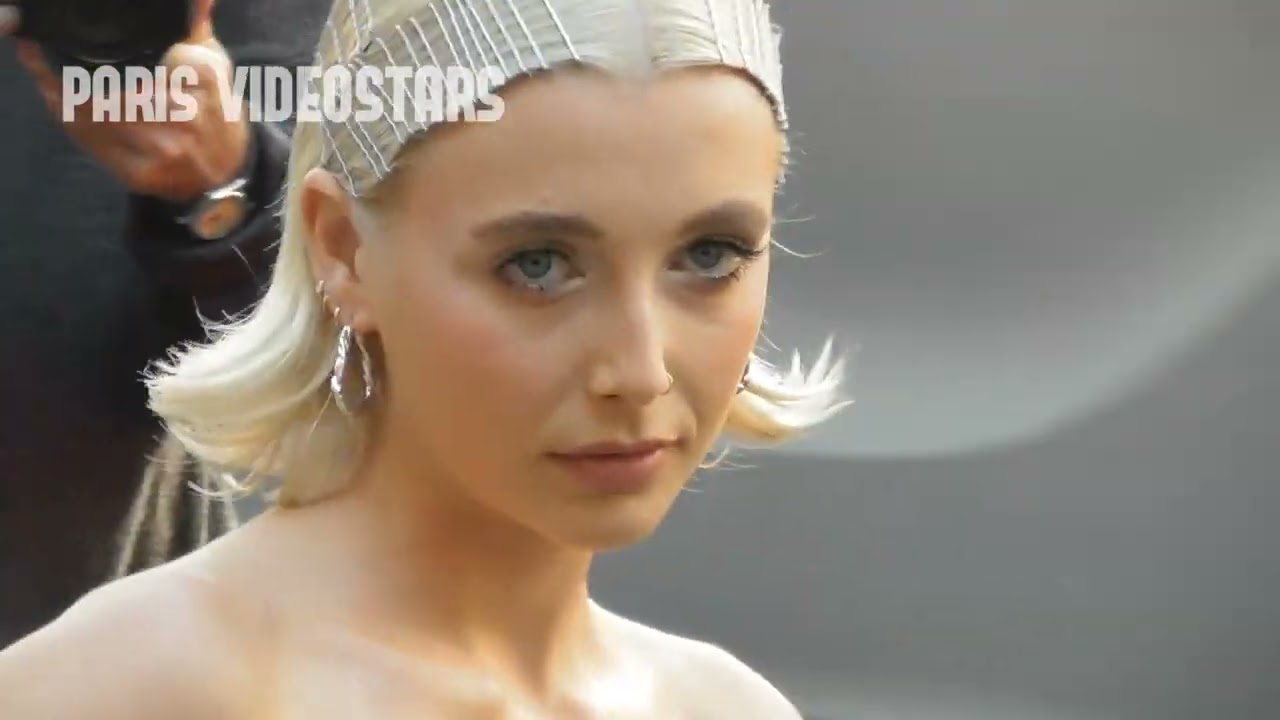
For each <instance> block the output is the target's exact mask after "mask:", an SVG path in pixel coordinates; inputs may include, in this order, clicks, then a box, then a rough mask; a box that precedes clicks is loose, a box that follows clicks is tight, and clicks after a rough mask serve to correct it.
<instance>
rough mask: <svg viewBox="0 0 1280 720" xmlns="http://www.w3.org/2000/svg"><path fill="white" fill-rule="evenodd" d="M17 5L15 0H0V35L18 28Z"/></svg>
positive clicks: (7, 33) (2, 35)
mask: <svg viewBox="0 0 1280 720" xmlns="http://www.w3.org/2000/svg"><path fill="white" fill-rule="evenodd" d="M18 17H19V13H18V6H17V5H16V4H15V0H0V37H4V36H6V35H9V34H10V33H12V32H13V31H14V30H17V29H18Z"/></svg>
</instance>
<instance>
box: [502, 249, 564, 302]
mask: <svg viewBox="0 0 1280 720" xmlns="http://www.w3.org/2000/svg"><path fill="white" fill-rule="evenodd" d="M570 270H571V268H570V267H569V262H568V260H567V259H566V258H565V256H564V254H563V253H560V252H558V251H556V250H550V249H540V250H522V251H520V252H518V253H516V254H515V255H513V256H511V258H510V259H508V260H507V261H506V262H504V263H503V264H502V267H501V268H500V269H499V274H501V275H502V277H503V279H504V280H506V281H507V282H509V283H511V284H513V285H516V286H517V287H520V288H521V289H525V290H533V291H535V292H539V293H549V292H554V291H555V290H556V289H557V288H556V287H555V284H556V283H557V282H563V281H564V280H565V279H567V275H568V273H569V272H570Z"/></svg>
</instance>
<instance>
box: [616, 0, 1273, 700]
mask: <svg viewBox="0 0 1280 720" xmlns="http://www.w3.org/2000/svg"><path fill="white" fill-rule="evenodd" d="M778 5H780V7H778V8H777V15H778V19H779V21H780V23H781V24H782V26H783V28H784V31H785V39H784V48H783V50H784V53H783V54H784V60H785V62H786V67H787V71H788V72H787V81H788V83H789V102H790V105H791V111H792V117H793V119H794V124H795V131H796V136H795V144H796V147H797V150H798V156H797V158H796V167H795V171H794V174H793V179H792V180H791V183H790V185H789V187H788V189H787V191H786V194H785V196H784V198H783V202H782V204H781V211H782V214H783V215H784V216H785V218H787V222H786V223H784V224H783V225H782V226H781V228H780V233H779V237H780V239H781V240H782V241H783V242H784V243H785V244H787V245H788V246H789V247H791V248H792V249H795V250H798V251H801V252H806V253H815V254H817V257H813V258H809V259H795V258H785V259H783V260H781V261H779V263H778V264H777V265H776V266H775V267H776V275H775V285H774V289H773V304H772V306H771V310H770V319H769V325H768V327H767V332H768V335H769V337H770V339H771V340H773V341H774V342H775V343H776V344H777V345H778V346H780V347H781V348H784V349H787V350H788V351H789V350H790V349H792V348H796V349H800V350H801V351H802V353H803V356H804V357H806V358H810V357H812V355H813V351H815V350H816V349H818V348H819V347H820V345H821V342H822V341H823V339H824V338H825V337H826V336H827V335H828V334H829V333H835V336H836V341H837V344H838V346H839V347H840V348H841V349H843V350H845V351H847V352H849V353H850V357H851V360H852V363H853V366H852V372H851V374H850V380H851V384H850V387H849V390H850V393H851V394H852V395H853V396H854V398H855V399H856V401H857V404H856V406H855V407H854V408H852V409H851V410H849V411H847V412H846V413H845V414H844V415H843V416H842V417H840V418H839V419H838V420H836V421H834V422H832V423H831V424H830V425H829V426H827V427H825V428H824V429H822V430H821V431H820V432H817V433H815V434H813V435H812V436H811V437H809V438H807V439H806V440H805V441H803V442H801V443H798V444H796V445H794V446H792V447H790V448H788V449H786V450H783V451H773V452H767V453H764V452H751V453H745V454H743V453H739V454H738V455H737V456H736V457H735V460H736V462H737V464H738V465H745V466H747V467H741V468H735V469H723V470H717V471H714V472H709V473H707V474H705V475H704V476H702V477H701V478H700V479H699V480H698V482H697V485H696V489H695V491H692V492H690V493H688V494H687V495H686V496H685V497H684V498H683V499H682V501H681V502H680V503H679V504H678V505H677V508H676V511H675V512H674V514H673V516H672V517H671V519H670V520H669V522H668V524H667V525H666V526H664V527H663V528H662V529H661V531H660V532H659V534H658V536H657V537H656V538H655V539H654V540H653V541H652V542H650V543H648V544H646V545H644V546H642V547H639V548H636V549H634V550H630V551H626V552H623V553H619V554H616V555H612V556H609V557H607V558H604V559H603V560H602V561H601V563H600V565H599V569H598V570H597V573H596V591H597V593H598V595H599V597H600V599H601V601H602V602H604V603H605V604H607V605H609V606H612V607H614V608H615V609H618V610H620V611H623V612H627V613H630V614H633V615H636V616H638V617H640V618H642V619H646V620H649V621H651V622H655V623H658V624H660V625H662V626H664V627H668V628H672V629H674V630H676V631H679V632H684V633H687V634H690V635H694V636H698V637H702V638H706V639H710V640H713V641H715V642H718V643H720V644H722V645H724V646H726V647H728V648H730V649H731V650H733V651H735V652H737V653H738V654H739V655H740V656H742V657H744V658H745V659H747V660H748V661H750V662H752V663H753V664H755V665H756V666H757V667H758V668H760V669H761V670H762V671H763V672H764V673H765V674H767V675H769V676H770V678H771V679H773V680H775V681H776V682H777V683H778V684H779V685H781V686H782V688H783V689H784V690H785V691H786V692H787V693H788V694H789V695H790V696H791V697H793V698H794V699H795V700H796V701H797V702H798V703H799V704H800V705H801V706H802V707H803V709H804V710H805V711H806V712H807V713H809V716H810V717H812V718H830V719H832V720H837V719H840V720H843V719H845V718H848V719H851V720H852V719H858V720H933V719H935V718H938V719H940V718H947V719H949V720H970V719H977V718H982V719H983V720H1008V719H1013V718H1018V719H1019V720H1041V719H1043V720H1050V719H1052V720H1059V719H1062V718H1073V719H1076V718H1078V719H1080V720H1138V719H1144V720H1145V719H1151V720H1156V719H1159V720H1183V719H1185V720H1192V719H1197V720H1198V719H1203V718H1214V719H1218V718H1231V719H1233V720H1235V719H1240V720H1273V719H1274V718H1280V562H1278V561H1277V559H1276V557H1275V554H1276V552H1275V551H1276V550H1278V549H1280V522H1277V520H1276V519H1275V518H1276V516H1278V515H1280V482H1277V474H1278V473H1277V468H1278V466H1280V0H1212V1H1210V0H1021V1H1020V2H1007V1H1006V2H999V1H997V0H964V1H950V2H943V1H941V0H932V1H929V0H791V1H790V2H781V3H778ZM774 357H775V358H778V357H781V356H778V355H775V356H774Z"/></svg>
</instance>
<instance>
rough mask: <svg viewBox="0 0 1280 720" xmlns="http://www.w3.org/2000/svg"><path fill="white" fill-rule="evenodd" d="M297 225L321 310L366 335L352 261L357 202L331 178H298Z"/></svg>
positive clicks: (367, 317)
mask: <svg viewBox="0 0 1280 720" xmlns="http://www.w3.org/2000/svg"><path fill="white" fill-rule="evenodd" d="M300 202H301V207H300V210H301V215H302V223H303V226H304V227H305V229H306V236H307V255H308V257H310V259H311V271H312V273H313V274H314V276H315V277H316V279H317V280H319V281H321V282H323V283H324V295H325V306H326V307H327V308H328V310H329V312H330V313H331V314H335V313H336V316H337V321H338V323H339V324H342V325H350V326H351V329H352V330H355V331H356V332H359V333H361V334H365V333H368V332H371V331H372V330H373V329H374V322H373V313H372V307H371V306H370V303H369V294H368V292H367V291H366V290H367V289H366V288H365V287H364V285H363V283H362V279H361V276H360V273H359V272H358V270H357V264H356V257H357V253H358V252H359V250H360V248H361V245H362V244H363V243H364V242H365V238H364V237H363V236H362V234H361V229H360V224H358V223H357V222H356V213H357V212H358V210H357V208H356V201H355V200H354V199H353V198H352V197H351V195H350V194H348V193H347V191H346V190H345V189H344V188H343V187H342V185H341V184H340V183H339V182H338V180H337V178H336V177H334V176H333V174H332V173H330V172H328V171H326V170H322V169H320V168H315V169H313V170H311V171H310V172H308V173H307V175H306V177H305V178H304V179H303V186H302V195H301V201H300Z"/></svg>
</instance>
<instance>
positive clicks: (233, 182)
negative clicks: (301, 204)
mask: <svg viewBox="0 0 1280 720" xmlns="http://www.w3.org/2000/svg"><path fill="white" fill-rule="evenodd" d="M42 1H43V0H42ZM175 1H177V0H175ZM328 8H329V3H328V2H327V0H224V1H223V2H220V3H218V4H217V7H216V12H215V11H214V3H213V0H198V2H197V3H196V7H195V22H194V24H193V25H192V32H191V36H190V37H189V38H188V39H187V40H186V41H185V42H184V43H180V44H179V45H177V46H175V47H174V48H173V49H172V50H171V51H170V53H169V55H168V56H166V63H168V64H175V63H181V64H185V65H189V66H191V67H193V68H195V69H196V71H197V74H198V76H199V83H198V86H197V90H198V91H199V92H201V93H202V94H201V96H200V97H201V102H200V103H199V104H198V106H197V108H198V110H197V117H196V118H195V119H194V120H193V121H191V122H153V123H128V122H93V121H92V119H91V118H89V117H88V113H80V114H78V115H77V117H76V119H74V120H73V121H70V122H66V123H64V122H62V119H61V106H62V99H61V80H60V76H59V73H58V70H57V69H56V68H55V67H52V66H51V63H50V62H49V61H48V59H47V57H46V56H45V55H44V52H43V51H44V48H41V47H39V46H37V45H35V44H34V43H32V42H31V41H29V40H26V39H23V38H13V37H6V38H4V39H0V97H2V98H3V100H2V101H0V102H2V103H3V106H4V108H5V110H4V112H3V113H0V138H2V139H0V334H2V335H3V337H4V340H3V342H0V397H2V398H3V402H4V408H5V409H4V413H3V416H2V417H0V647H4V646H7V645H9V644H10V643H12V642H13V641H15V640H17V639H18V638H19V637H21V636H23V635H25V634H27V633H29V632H31V631H32V630H34V629H35V628H37V627H38V626H40V625H43V624H45V623H47V622H49V621H50V620H52V619H53V618H54V617H55V616H56V615H57V614H59V613H61V612H62V611H63V610H64V609H65V608H66V607H67V606H68V605H70V604H71V603H72V602H74V601H75V600H76V599H77V598H78V597H79V596H80V595H82V594H84V593H85V592H86V591H88V590H89V589H91V588H92V587H93V586H95V585H96V584H98V583H100V582H101V581H103V580H104V579H105V578H106V577H107V575H108V573H109V571H110V569H111V562H110V561H111V559H112V555H113V553H114V550H115V545H114V539H115V533H116V530H117V528H118V527H119V525H120V523H121V521H122V520H123V519H124V516H125V513H126V511H127V509H128V507H129V504H130V502H131V500H132V498H133V495H134V493H135V491H136V489H137V487H138V482H139V475H140V472H141V469H142V467H143V465H144V462H145V459H146V456H147V454H148V453H149V452H151V451H152V450H153V449H154V447H155V442H156V439H157V437H158V436H159V434H160V428H159V426H158V425H157V423H156V421H155V420H154V418H153V417H152V416H151V414H150V413H149V411H148V410H147V408H146V404H145V403H146V397H145V388H144V387H143V385H142V383H141V382H140V376H141V373H142V371H143V370H144V369H145V367H146V366H147V364H148V363H149V362H150V361H151V360H154V359H156V358H159V357H162V356H163V355H164V353H165V351H166V349H167V348H169V347H171V346H173V345H175V344H178V343H181V342H184V341H189V340H198V339H200V337H201V326H200V324H199V318H200V316H204V317H213V318H220V317H222V316H223V314H226V313H233V314H234V313H238V312H241V311H243V310H244V309H246V308H248V307H249V306H250V305H251V304H252V303H253V302H254V301H255V300H256V298H257V296H258V293H259V291H260V288H261V287H263V286H264V285H265V282H266V280H267V278H268V274H269V272H270V268H271V264H272V261H273V253H274V242H275V240H276V238H277V236H278V232H279V228H278V225H277V220H276V217H275V210H276V207H275V204H276V200H277V198H278V196H279V194H280V192H281V183H282V182H283V178H284V173H285V166H286V162H287V157H288V151H289V135H288V133H289V132H290V127H289V126H288V124H285V125H283V126H281V125H272V124H265V123H255V122H250V121H249V119H248V117H247V115H245V114H242V115H241V118H240V119H239V120H238V121H228V120H227V118H226V116H225V114H224V113H223V112H222V110H223V108H222V106H221V103H220V102H218V99H217V95H218V93H217V91H216V89H215V88H216V86H215V85H214V84H213V80H214V78H213V73H215V72H219V71H226V70H227V69H228V68H229V67H230V66H231V64H232V63H233V62H234V63H235V64H238V65H284V66H287V67H290V68H293V67H296V66H299V65H305V64H307V63H308V62H309V61H310V59H311V56H312V53H313V51H314V48H315V43H316V39H317V38H318V36H319V29H320V27H321V26H322V25H323V22H324V19H325V16H326V14H327V11H328ZM20 23H21V15H20V12H19V10H18V8H17V6H16V5H15V4H14V3H13V0H0V26H2V28H3V30H2V32H3V34H4V35H6V36H11V35H13V33H14V32H15V31H16V30H17V29H18V28H19V26H20ZM215 28H216V32H215ZM205 90H207V91H208V92H207V94H204V92H205ZM227 188H234V189H235V192H234V193H233V194H234V195H235V202H234V203H232V206H231V207H228V204H227V203H226V202H220V203H213V202H211V200H212V199H216V198H218V197H221V195H219V191H220V190H224V189H227ZM177 537H178V538H181V537H182V534H181V533H179V534H178V535H177ZM175 550H177V551H179V552H180V551H181V550H182V548H180V547H179V548H175Z"/></svg>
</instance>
